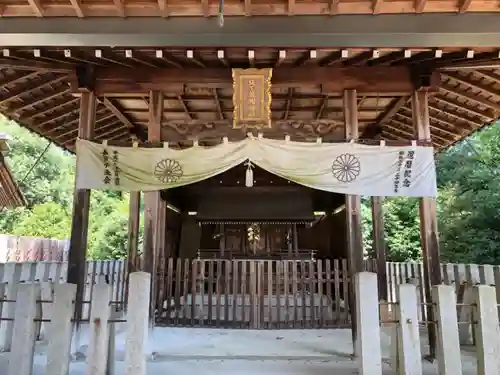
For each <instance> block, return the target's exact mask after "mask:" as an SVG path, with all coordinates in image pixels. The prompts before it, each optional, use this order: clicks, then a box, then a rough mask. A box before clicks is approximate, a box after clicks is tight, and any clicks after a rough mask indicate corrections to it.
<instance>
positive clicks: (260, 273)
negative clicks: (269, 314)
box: [257, 260, 265, 329]
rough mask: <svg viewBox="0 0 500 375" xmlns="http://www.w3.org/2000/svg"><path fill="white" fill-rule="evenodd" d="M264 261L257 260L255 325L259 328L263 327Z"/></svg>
mask: <svg viewBox="0 0 500 375" xmlns="http://www.w3.org/2000/svg"><path fill="white" fill-rule="evenodd" d="M264 275H265V273H264V261H262V260H261V261H258V262H257V293H258V299H257V311H258V312H257V326H258V327H259V329H262V328H264V324H265V322H264V314H265V312H264V297H265V294H264V281H265V280H264Z"/></svg>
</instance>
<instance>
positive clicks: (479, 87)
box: [441, 72, 500, 97]
mask: <svg viewBox="0 0 500 375" xmlns="http://www.w3.org/2000/svg"><path fill="white" fill-rule="evenodd" d="M441 75H443V76H445V77H448V78H451V79H452V80H454V81H457V82H459V83H462V84H464V85H466V86H469V87H472V88H474V89H476V90H480V91H482V92H484V93H486V94H489V95H491V96H494V97H498V96H499V95H500V90H497V89H494V88H492V87H490V86H488V85H485V84H483V83H481V82H477V81H474V80H472V79H471V78H470V77H467V76H463V75H461V74H459V73H457V72H441Z"/></svg>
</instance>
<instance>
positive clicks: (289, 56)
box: [0, 0, 500, 149]
mask: <svg viewBox="0 0 500 375" xmlns="http://www.w3.org/2000/svg"><path fill="white" fill-rule="evenodd" d="M47 1H49V2H50V1H51V0H47ZM174 1H176V0H171V1H168V6H167V7H168V9H170V10H173V9H175V8H172V7H171V5H172V4H173V3H172V2H174ZM111 3H112V2H111V1H110V4H111ZM43 4H44V6H45V7H46V8H45V9H44V11H47V10H48V9H49V7H48V6H47V5H46V4H47V2H46V1H44V3H43ZM83 4H84V5H83V11H84V12H85V15H86V16H87V17H86V19H85V21H87V19H89V18H91V17H90V16H91V15H92V14H93V13H92V12H93V10H92V6H91V5H89V4H87V3H85V2H83ZM165 4H167V3H165ZM200 4H201V2H199V3H198V4H197V5H196V7H197V8H198V11H200V12H201V8H202V7H201V5H200ZM242 4H243V2H242ZM429 4H430V3H429ZM372 5H373V3H372ZM301 6H302V2H296V3H295V5H294V7H296V8H300V7H301ZM340 6H341V7H342V6H344V4H342V3H340ZM428 6H431V5H428ZM25 7H27V5H25ZM260 7H261V5H260V4H258V3H254V4H252V12H254V13H257V12H260V10H259V9H260ZM380 7H381V9H385V7H387V2H382V3H380ZM214 8H215V7H213V6H211V7H210V11H211V13H213V11H214ZM67 9H68V11H71V9H72V8H71V7H70V4H69V2H68V4H67ZM113 9H114V12H116V11H117V9H118V8H116V7H115V8H113ZM125 9H126V11H127V15H128V12H129V11H131V10H132V9H133V7H132V6H131V5H130V3H126V5H124V10H125ZM427 10H428V9H427V8H426V11H427ZM230 11H231V8H228V12H230ZM171 15H172V14H171ZM212 15H214V14H211V16H212ZM229 18H230V17H229ZM85 21H83V22H85ZM0 52H1V54H2V55H3V58H0V103H1V104H2V105H0V111H1V112H2V113H4V114H5V115H7V116H9V117H10V118H13V119H16V120H17V121H18V122H20V123H21V124H23V125H25V126H27V127H29V128H30V129H32V130H34V131H36V132H38V133H39V134H41V135H43V136H45V137H47V138H49V139H51V140H53V141H54V142H55V143H56V144H59V145H61V146H63V147H68V148H71V147H73V144H74V140H75V138H76V136H77V134H78V133H77V126H78V121H79V117H78V110H79V97H80V95H81V91H80V90H79V89H78V85H77V82H78V80H77V76H76V68H77V67H81V66H88V67H89V70H88V72H89V73H90V74H95V77H96V86H95V88H96V93H97V94H98V97H99V98H101V99H100V102H99V103H100V104H99V105H98V108H97V111H96V112H97V113H96V133H97V136H98V137H99V138H98V139H99V140H101V139H117V140H122V139H130V137H132V136H134V135H136V136H137V138H138V139H139V140H145V139H146V138H147V137H146V133H145V131H146V128H147V123H148V109H147V108H148V106H144V97H147V96H148V95H149V92H150V90H151V89H152V90H161V91H162V92H163V95H164V98H165V108H164V112H163V113H164V121H163V123H162V125H163V129H162V132H163V137H164V139H165V140H166V141H172V142H173V143H174V144H175V143H176V142H178V141H181V140H182V139H188V140H189V139H195V138H196V139H200V140H201V139H212V140H213V142H220V139H221V138H222V137H223V136H224V135H229V136H230V137H233V138H234V139H239V138H242V137H244V136H245V134H246V132H247V131H249V130H250V129H241V130H240V131H238V132H232V131H231V130H230V128H231V116H232V111H233V105H232V100H233V98H232V76H231V67H248V66H251V65H253V66H256V67H264V66H269V67H273V82H272V83H273V85H272V89H271V95H272V105H271V112H272V118H273V119H275V121H274V122H273V123H272V129H269V130H265V129H264V130H263V132H264V133H265V136H266V137H275V138H276V137H277V138H282V137H283V136H284V134H289V135H290V136H291V137H292V138H293V139H297V140H299V139H300V140H309V141H312V140H314V139H316V138H317V137H322V138H324V139H325V141H328V140H339V139H342V136H341V133H342V132H341V131H340V133H339V129H340V128H339V126H340V125H342V123H343V121H344V119H343V111H342V108H343V101H342V95H343V91H344V90H346V89H357V92H358V101H357V113H358V122H359V124H360V131H361V132H362V137H363V138H364V139H371V138H372V137H377V138H379V137H383V138H385V137H387V138H386V139H401V140H402V139H411V138H412V136H411V134H412V133H413V132H412V127H411V120H410V118H411V110H410V109H409V105H408V104H407V103H408V101H407V99H408V96H409V95H410V93H411V92H412V91H413V88H414V84H415V77H413V76H412V75H411V74H410V70H411V69H413V68H411V67H418V66H419V65H421V64H425V65H426V66H433V67H436V69H437V70H436V72H435V73H434V74H433V76H432V82H431V86H432V87H431V89H433V90H434V92H433V94H432V95H430V96H429V106H428V108H429V114H430V121H431V125H432V126H431V128H432V134H431V139H432V141H433V144H434V146H435V147H436V149H443V148H444V147H446V145H448V144H452V143H454V142H456V140H458V139H461V138H462V137H463V136H465V135H467V134H470V133H471V132H473V131H475V130H477V129H480V128H481V127H482V126H484V124H486V123H490V122H491V121H493V120H494V119H495V118H497V116H499V115H500V90H498V87H499V86H498V85H499V84H500V73H499V72H498V70H493V69H490V70H486V69H482V70H475V69H468V70H467V71H466V72H464V71H461V70H460V69H456V70H453V69H451V68H450V66H454V65H456V64H459V65H460V64H466V63H467V64H469V63H470V64H473V63H477V62H491V61H494V60H495V59H496V60H498V49H494V48H491V49H481V50H476V51H473V50H471V49H470V48H444V47H443V49H442V50H439V49H425V48H419V49H417V50H411V49H398V48H390V49H384V48H381V49H375V50H374V49H368V48H357V49H349V48H346V49H321V48H314V49H306V48H301V49H286V48H281V49H278V48H273V49H270V48H260V47H249V48H244V49H242V48H232V47H227V48H225V49H220V48H219V49H213V48H212V49H203V50H202V49H187V48H183V49H167V48H142V47H125V48H111V47H94V48H89V49H87V48H77V47H71V48H69V47H66V46H65V47H64V48H52V47H46V46H45V47H44V46H41V47H39V48H26V47H22V48H21V47H16V48H6V49H3V50H0ZM344 63H345V64H344ZM295 65H298V66H295ZM346 65H347V66H346ZM349 65H354V66H349ZM499 70H500V69H499ZM79 72H81V70H79ZM68 74H69V77H70V78H66V77H67V76H68ZM81 79H82V77H81V76H80V81H81ZM71 94H72V95H71ZM176 101H177V103H176ZM166 103H169V105H167V104H166ZM148 105H149V104H148ZM183 114H184V115H185V119H184V117H183ZM176 119H181V120H176ZM207 119H211V120H214V121H208V122H207ZM276 119H281V120H279V121H276ZM299 119H300V120H299ZM396 129H399V130H396ZM207 137H208V138H207ZM339 137H340V138H339ZM96 139H97V138H96Z"/></svg>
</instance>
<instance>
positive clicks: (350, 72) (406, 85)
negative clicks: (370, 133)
mask: <svg viewBox="0 0 500 375" xmlns="http://www.w3.org/2000/svg"><path fill="white" fill-rule="evenodd" d="M95 77H96V92H97V93H98V94H99V95H106V94H107V93H130V92H135V93H147V92H149V91H151V90H164V91H165V89H166V88H167V87H170V86H179V87H182V85H185V84H200V85H205V86H207V87H210V88H219V87H220V88H231V87H232V75H231V69H228V68H206V69H190V68H187V69H182V70H181V69H175V68H172V69H169V68H166V69H142V68H136V69H127V68H101V67H96V68H95ZM439 83H440V79H439V73H433V75H432V77H431V82H430V86H429V87H428V89H429V90H437V87H438V85H439ZM272 84H273V85H274V86H280V87H297V86H301V85H322V86H323V91H324V92H336V93H341V92H343V91H344V90H347V89H353V90H354V89H355V90H357V91H359V92H378V93H380V94H384V93H388V92H389V93H402V94H401V95H404V94H410V93H411V91H412V90H413V81H412V77H411V74H410V71H409V69H408V68H406V67H392V66H377V67H284V66H283V67H280V68H279V69H278V68H277V69H275V70H274V71H273V77H272ZM72 90H73V92H78V86H77V79H76V74H75V76H74V78H73V79H72Z"/></svg>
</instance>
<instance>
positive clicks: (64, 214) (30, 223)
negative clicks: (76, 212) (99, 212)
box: [12, 202, 71, 240]
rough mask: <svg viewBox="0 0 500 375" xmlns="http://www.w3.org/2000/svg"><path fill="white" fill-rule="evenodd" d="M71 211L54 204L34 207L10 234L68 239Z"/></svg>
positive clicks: (48, 203) (42, 204) (49, 203)
mask: <svg viewBox="0 0 500 375" xmlns="http://www.w3.org/2000/svg"><path fill="white" fill-rule="evenodd" d="M70 228H71V211H67V210H66V209H65V208H64V207H63V206H61V205H59V204H57V203H55V202H47V203H41V204H37V205H34V206H33V208H32V210H31V211H30V212H29V213H28V214H27V215H26V216H24V218H23V219H22V220H21V221H20V222H19V223H18V224H17V225H15V227H14V230H13V231H12V234H16V235H20V236H31V237H47V238H55V239H58V240H64V239H66V238H68V237H69V235H70Z"/></svg>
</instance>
